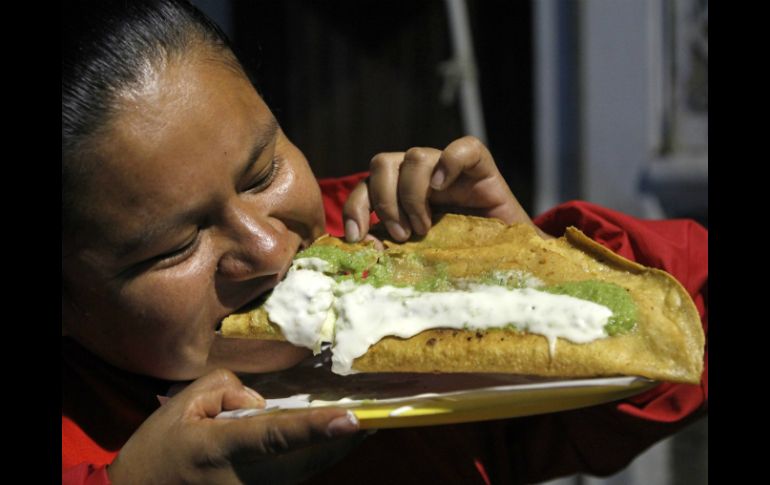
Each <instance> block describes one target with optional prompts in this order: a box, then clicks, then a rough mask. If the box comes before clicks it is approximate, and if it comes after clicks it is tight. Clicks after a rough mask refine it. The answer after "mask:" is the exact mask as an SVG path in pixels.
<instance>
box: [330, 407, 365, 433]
mask: <svg viewBox="0 0 770 485" xmlns="http://www.w3.org/2000/svg"><path fill="white" fill-rule="evenodd" d="M326 431H327V432H328V433H329V436H332V437H334V436H341V435H344V434H352V433H355V432H356V431H358V418H357V417H356V415H355V414H353V411H348V412H347V413H345V415H344V416H340V417H339V418H334V420H332V422H331V423H329V426H328V427H327V428H326Z"/></svg>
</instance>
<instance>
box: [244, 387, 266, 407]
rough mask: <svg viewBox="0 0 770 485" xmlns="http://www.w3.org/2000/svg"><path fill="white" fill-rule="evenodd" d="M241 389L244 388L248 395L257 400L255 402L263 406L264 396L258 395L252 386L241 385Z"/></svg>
mask: <svg viewBox="0 0 770 485" xmlns="http://www.w3.org/2000/svg"><path fill="white" fill-rule="evenodd" d="M243 390H244V391H246V393H247V394H248V395H249V396H251V397H252V398H254V400H256V401H257V404H258V405H261V406H263V407H264V405H265V398H264V397H262V396H260V395H259V393H258V392H257V391H255V390H254V389H252V388H250V387H246V386H243Z"/></svg>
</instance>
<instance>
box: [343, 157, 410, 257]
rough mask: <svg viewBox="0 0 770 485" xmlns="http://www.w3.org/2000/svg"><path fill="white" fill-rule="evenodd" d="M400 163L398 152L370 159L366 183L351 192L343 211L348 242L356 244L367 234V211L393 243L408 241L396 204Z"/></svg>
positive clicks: (406, 227)
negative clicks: (377, 219)
mask: <svg viewBox="0 0 770 485" xmlns="http://www.w3.org/2000/svg"><path fill="white" fill-rule="evenodd" d="M403 160H404V154H403V153H402V152H390V153H380V154H378V155H376V156H375V157H374V158H372V161H371V163H370V165H369V171H370V174H369V179H368V181H367V182H364V183H361V184H359V185H358V187H356V188H355V189H354V190H353V192H352V193H351V195H350V197H349V198H348V200H347V202H346V203H345V206H344V208H343V217H344V219H345V236H346V238H347V240H348V241H351V242H355V241H359V240H360V239H361V238H362V237H364V236H365V235H366V234H367V233H368V232H369V214H370V213H371V211H374V212H375V213H376V214H377V216H378V217H379V218H380V220H381V221H382V222H383V224H384V225H385V228H386V229H387V231H388V233H390V235H391V236H392V237H393V238H394V239H395V240H397V241H405V240H407V239H409V236H410V235H411V227H410V225H409V221H408V218H407V216H406V214H405V213H404V212H403V210H402V209H401V207H400V206H399V201H398V183H399V166H400V165H401V163H402V162H403ZM349 221H352V222H349ZM354 224H355V225H354ZM356 226H357V227H356ZM356 229H358V233H357V234H356Z"/></svg>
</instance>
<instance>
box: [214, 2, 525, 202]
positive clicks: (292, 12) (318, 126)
mask: <svg viewBox="0 0 770 485" xmlns="http://www.w3.org/2000/svg"><path fill="white" fill-rule="evenodd" d="M468 7H469V16H470V22H471V30H472V36H473V42H474V47H475V55H476V61H477V63H478V66H477V67H478V70H479V80H480V89H481V97H482V104H483V110H484V116H485V124H486V128H487V138H488V140H487V142H488V143H487V145H488V147H489V148H490V150H491V152H492V154H493V155H494V157H495V159H496V161H497V163H498V166H499V167H500V171H501V172H502V173H503V175H504V176H505V178H506V180H507V181H508V183H509V185H510V186H511V188H512V190H513V191H514V194H516V196H517V197H518V199H519V201H520V202H521V203H522V205H523V206H524V208H525V209H526V210H528V211H530V210H531V206H532V183H533V179H532V177H533V175H532V166H533V127H532V125H533V122H532V112H533V97H532V92H533V89H532V74H533V73H532V21H531V18H532V15H531V14H532V12H531V9H532V7H531V5H530V3H529V2H511V1H501V0H499V1H498V0H495V1H491V0H475V1H474V0H472V1H469V2H468ZM231 8H232V12H231V17H232V19H233V20H232V24H231V25H229V26H228V27H229V29H231V30H232V32H231V36H232V40H233V43H234V44H235V50H236V52H237V53H238V55H239V57H240V59H241V61H242V62H243V63H244V64H245V67H246V68H247V70H249V72H250V73H251V74H252V77H253V78H254V80H255V83H256V84H257V86H258V88H259V90H260V92H261V93H262V94H263V96H264V98H265V100H266V101H267V103H268V105H269V106H270V107H271V109H272V110H273V112H274V113H275V115H276V117H277V118H278V121H279V122H280V123H281V126H282V127H283V129H284V131H285V132H286V133H287V134H288V136H289V138H290V139H292V141H294V143H295V144H296V145H297V146H298V147H299V148H300V149H301V150H302V151H303V152H304V153H305V155H306V156H307V158H308V160H310V163H311V166H312V167H313V170H314V172H315V173H316V175H317V176H318V177H332V176H341V175H347V174H350V173H353V172H357V171H362V170H366V169H367V168H368V163H369V160H370V159H371V158H372V156H374V155H375V154H376V153H379V152H383V151H402V150H406V149H407V148H410V147H413V146H431V147H436V148H443V147H445V146H446V145H447V144H449V143H450V142H451V141H452V140H454V139H456V138H459V137H461V136H463V135H465V133H464V132H463V129H462V122H461V118H460V112H459V105H458V98H457V96H455V97H454V100H453V102H452V103H451V104H450V105H444V104H443V103H442V101H441V99H440V93H441V90H442V86H443V83H444V78H443V76H442V75H441V74H440V65H441V63H443V62H444V61H447V60H448V59H450V58H451V54H452V53H451V40H450V37H449V30H448V18H447V12H446V7H445V4H444V2H442V1H440V0H430V1H419V2H415V1H406V0H390V1H375V0H358V1H352V0H337V1H334V2H318V1H309V0H288V1H282V2H277V1H264V0H262V1H234V2H232V7H231Z"/></svg>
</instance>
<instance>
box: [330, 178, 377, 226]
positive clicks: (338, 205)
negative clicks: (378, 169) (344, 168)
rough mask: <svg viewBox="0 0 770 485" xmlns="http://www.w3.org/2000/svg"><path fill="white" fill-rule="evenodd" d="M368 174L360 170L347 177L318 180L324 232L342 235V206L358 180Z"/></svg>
mask: <svg viewBox="0 0 770 485" xmlns="http://www.w3.org/2000/svg"><path fill="white" fill-rule="evenodd" d="M368 175H369V172H360V173H354V174H353V175H348V176H347V177H340V178H327V179H320V180H319V181H318V185H319V186H321V197H322V198H323V203H324V212H325V213H326V232H328V233H329V234H331V235H332V236H336V237H342V236H344V235H345V226H344V224H343V221H342V207H343V206H344V205H345V201H346V200H347V199H348V195H350V192H352V191H353V189H354V188H355V187H356V185H358V182H360V181H362V180H364V179H365V178H366V177H367V176H368Z"/></svg>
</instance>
